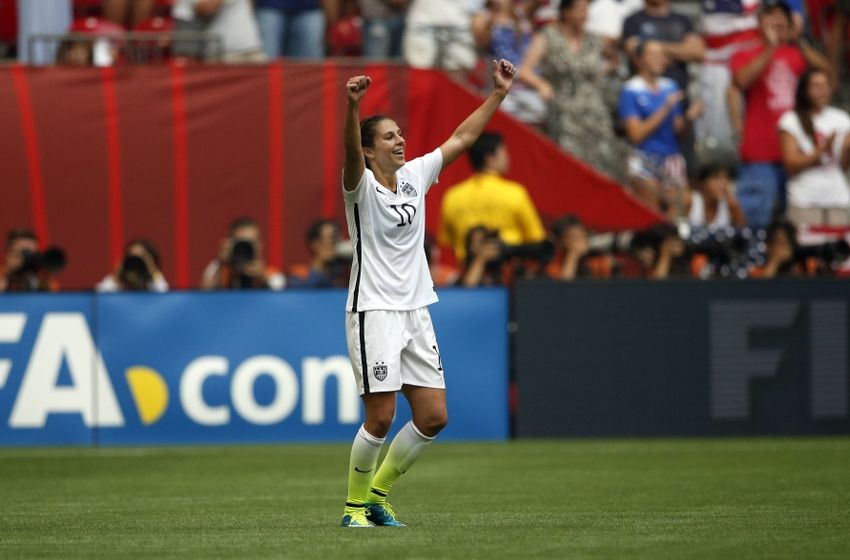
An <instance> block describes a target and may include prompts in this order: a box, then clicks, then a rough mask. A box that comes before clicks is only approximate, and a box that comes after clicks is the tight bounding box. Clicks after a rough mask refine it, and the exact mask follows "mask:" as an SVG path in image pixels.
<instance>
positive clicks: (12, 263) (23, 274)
mask: <svg viewBox="0 0 850 560" xmlns="http://www.w3.org/2000/svg"><path fill="white" fill-rule="evenodd" d="M63 268H65V253H64V252H63V251H62V250H61V249H59V248H58V247H52V248H49V249H47V250H46V251H44V252H43V253H42V252H39V247H38V238H37V237H36V235H35V233H34V232H33V231H32V230H30V229H26V228H17V229H13V230H11V231H9V233H8V234H7V235H6V260H5V266H4V267H3V268H0V292H58V291H59V283H58V282H57V281H56V278H55V275H56V273H58V272H60V271H61V270H62V269H63Z"/></svg>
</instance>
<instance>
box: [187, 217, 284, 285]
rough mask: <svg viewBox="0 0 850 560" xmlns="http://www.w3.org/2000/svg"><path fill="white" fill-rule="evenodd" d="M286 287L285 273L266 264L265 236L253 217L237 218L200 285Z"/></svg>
mask: <svg viewBox="0 0 850 560" xmlns="http://www.w3.org/2000/svg"><path fill="white" fill-rule="evenodd" d="M284 287H286V278H285V277H284V276H283V274H281V273H280V272H279V271H277V270H275V269H273V268H271V267H266V264H265V261H264V260H263V240H262V236H261V235H260V228H259V226H258V225H257V222H255V221H254V220H252V219H251V218H239V219H236V220H234V221H233V222H232V223H231V224H230V230H229V235H228V237H227V238H226V239H224V240H223V241H222V242H221V248H220V249H219V252H218V258H217V259H215V260H214V261H212V262H210V264H209V265H207V268H206V269H205V270H204V275H203V277H202V278H201V288H202V289H204V290H216V289H218V290H243V289H269V290H282V289H283V288H284Z"/></svg>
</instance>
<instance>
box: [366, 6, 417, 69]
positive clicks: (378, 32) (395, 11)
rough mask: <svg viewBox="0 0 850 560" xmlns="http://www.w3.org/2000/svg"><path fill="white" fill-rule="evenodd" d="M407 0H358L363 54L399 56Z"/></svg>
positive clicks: (396, 57) (371, 56) (392, 57)
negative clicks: (361, 24) (361, 18)
mask: <svg viewBox="0 0 850 560" xmlns="http://www.w3.org/2000/svg"><path fill="white" fill-rule="evenodd" d="M409 3H410V2H409V0H360V15H361V16H362V17H363V56H365V57H367V58H376V59H393V60H395V59H398V58H401V40H402V37H404V19H405V14H406V13H407V7H408V4H409Z"/></svg>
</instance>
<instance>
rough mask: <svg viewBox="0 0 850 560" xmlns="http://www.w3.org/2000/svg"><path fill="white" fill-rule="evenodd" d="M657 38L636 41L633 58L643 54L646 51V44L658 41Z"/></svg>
mask: <svg viewBox="0 0 850 560" xmlns="http://www.w3.org/2000/svg"><path fill="white" fill-rule="evenodd" d="M658 42H659V41H658V39H651V38H649V39H641V40H640V41H638V44H637V45H635V58H640V57H642V56H643V53H644V51H646V46H647V45H649V44H650V43H658Z"/></svg>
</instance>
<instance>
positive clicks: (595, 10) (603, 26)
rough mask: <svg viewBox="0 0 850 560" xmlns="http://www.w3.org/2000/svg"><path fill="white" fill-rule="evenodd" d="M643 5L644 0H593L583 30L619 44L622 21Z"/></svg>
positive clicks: (621, 33) (621, 34) (639, 9)
mask: <svg viewBox="0 0 850 560" xmlns="http://www.w3.org/2000/svg"><path fill="white" fill-rule="evenodd" d="M643 7H644V0H593V1H592V2H591V3H590V8H589V9H588V12H587V23H586V24H585V26H584V29H585V31H587V32H589V33H593V34H595V35H598V36H600V37H602V38H603V39H605V40H606V41H611V42H612V43H616V44H619V43H620V39H621V38H622V36H623V23H625V21H626V18H628V17H629V16H630V15H632V14H634V13H636V12H639V11H641V10H642V9H643Z"/></svg>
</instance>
